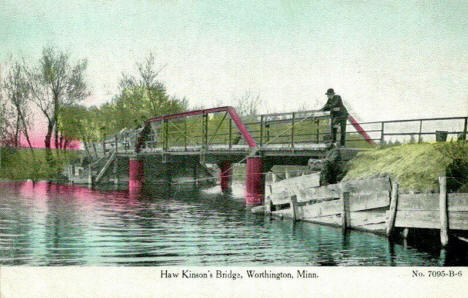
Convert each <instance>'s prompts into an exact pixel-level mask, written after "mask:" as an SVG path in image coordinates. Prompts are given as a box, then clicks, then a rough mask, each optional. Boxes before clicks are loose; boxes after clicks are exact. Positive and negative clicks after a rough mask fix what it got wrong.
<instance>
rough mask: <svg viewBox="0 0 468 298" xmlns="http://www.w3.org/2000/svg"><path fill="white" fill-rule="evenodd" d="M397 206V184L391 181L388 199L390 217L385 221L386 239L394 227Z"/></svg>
mask: <svg viewBox="0 0 468 298" xmlns="http://www.w3.org/2000/svg"><path fill="white" fill-rule="evenodd" d="M397 206H398V183H397V182H395V181H392V192H391V198H390V217H389V218H388V221H387V231H386V232H387V237H390V236H391V235H392V232H393V228H394V227H395V219H396V213H397Z"/></svg>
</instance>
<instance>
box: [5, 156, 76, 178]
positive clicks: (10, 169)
mask: <svg viewBox="0 0 468 298" xmlns="http://www.w3.org/2000/svg"><path fill="white" fill-rule="evenodd" d="M0 150H1V165H0V179H8V180H26V179H33V180H55V179H59V178H61V172H62V168H63V166H64V165H65V164H67V163H68V161H69V160H70V159H72V158H76V157H77V156H78V153H77V152H75V151H66V152H60V154H59V155H57V152H56V150H55V149H52V156H53V162H52V163H51V164H49V163H47V161H46V158H45V156H46V151H45V149H39V148H35V149H34V157H33V155H32V154H31V151H30V150H29V148H0Z"/></svg>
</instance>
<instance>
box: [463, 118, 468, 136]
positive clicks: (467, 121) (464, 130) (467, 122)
mask: <svg viewBox="0 0 468 298" xmlns="http://www.w3.org/2000/svg"><path fill="white" fill-rule="evenodd" d="M467 126H468V117H465V124H464V125H463V140H465V141H466V129H467Z"/></svg>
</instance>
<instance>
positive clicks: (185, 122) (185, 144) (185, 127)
mask: <svg viewBox="0 0 468 298" xmlns="http://www.w3.org/2000/svg"><path fill="white" fill-rule="evenodd" d="M184 150H185V151H187V117H184Z"/></svg>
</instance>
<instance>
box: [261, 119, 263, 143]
mask: <svg viewBox="0 0 468 298" xmlns="http://www.w3.org/2000/svg"><path fill="white" fill-rule="evenodd" d="M262 145H263V115H261V116H260V147H262Z"/></svg>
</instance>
